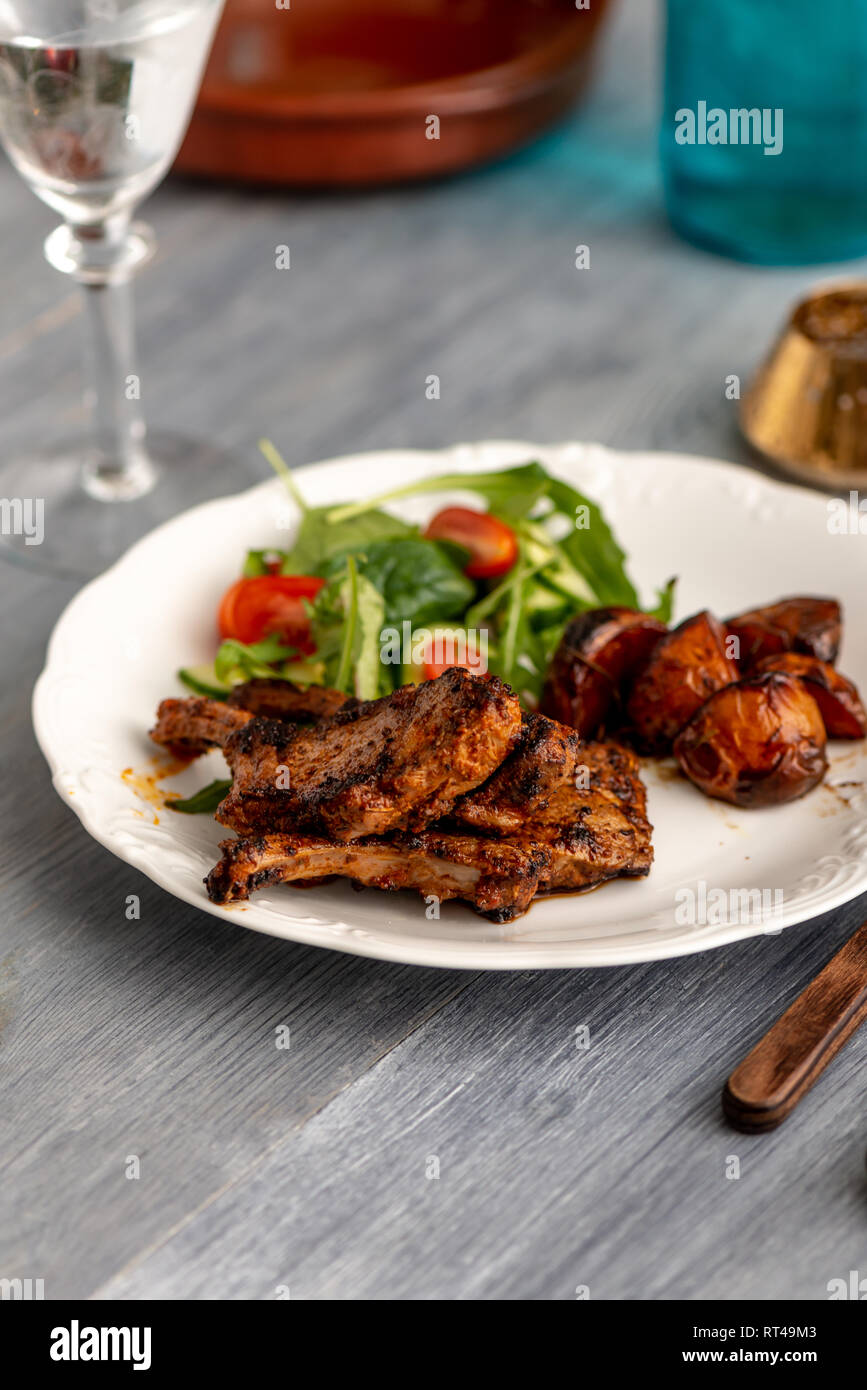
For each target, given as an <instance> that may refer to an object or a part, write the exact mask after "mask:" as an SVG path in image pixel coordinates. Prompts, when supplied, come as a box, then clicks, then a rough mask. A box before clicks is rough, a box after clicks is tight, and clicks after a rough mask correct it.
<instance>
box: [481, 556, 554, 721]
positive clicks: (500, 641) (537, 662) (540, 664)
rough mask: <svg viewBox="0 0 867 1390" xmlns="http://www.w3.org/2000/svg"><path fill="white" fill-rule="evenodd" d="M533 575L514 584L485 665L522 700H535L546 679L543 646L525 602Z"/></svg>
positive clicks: (531, 703)
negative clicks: (533, 626)
mask: <svg viewBox="0 0 867 1390" xmlns="http://www.w3.org/2000/svg"><path fill="white" fill-rule="evenodd" d="M530 583H532V578H531V577H530V576H527V575H525V576H524V577H523V578H522V579H521V580H520V581H519V582H518V583H516V584H513V585H512V587H511V590H510V593H509V596H508V602H507V604H506V607H505V610H504V612H503V616H502V621H501V623H500V626H499V629H498V633H497V640H496V642H495V643H494V645H493V648H491V647H490V646H489V651H488V669H489V670H490V671H493V673H494V675H495V676H499V677H500V679H501V680H503V681H505V682H506V684H507V685H510V686H511V687H512V689H513V690H514V691H515V692H516V694H518V695H519V696H520V697H521V699H522V700H523V701H524V702H525V704H529V705H530V706H531V707H532V706H535V705H536V704H538V701H539V697H540V695H541V693H542V682H543V681H544V679H545V661H544V657H543V648H542V644H541V643H540V641H539V639H538V637H537V635H536V633H535V632H534V631H533V628H532V626H531V624H530V619H529V614H528V612H527V607H526V603H525V597H526V589H527V585H528V584H530Z"/></svg>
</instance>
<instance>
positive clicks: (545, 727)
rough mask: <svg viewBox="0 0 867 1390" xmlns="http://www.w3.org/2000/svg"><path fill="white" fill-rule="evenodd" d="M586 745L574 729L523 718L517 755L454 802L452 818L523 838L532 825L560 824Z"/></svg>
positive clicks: (550, 721)
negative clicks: (582, 751) (583, 747)
mask: <svg viewBox="0 0 867 1390" xmlns="http://www.w3.org/2000/svg"><path fill="white" fill-rule="evenodd" d="M582 746H583V745H582V743H581V740H580V738H579V737H578V735H577V734H576V733H575V732H574V730H572V729H567V728H566V727H565V725H563V724H558V723H557V722H556V721H555V720H553V719H546V718H545V716H544V715H541V714H525V715H524V716H523V718H522V722H521V736H520V738H519V740H518V742H517V744H516V746H515V748H514V749H513V751H512V752H511V753H510V754H509V756H508V757H507V758H506V759H505V761H504V762H503V763H501V764H500V766H499V767H498V768H497V770H496V772H494V773H493V775H492V776H491V777H489V778H488V780H487V781H486V782H484V783H482V785H481V786H480V787H476V789H475V790H474V791H471V792H468V793H467V794H466V795H465V796H462V797H461V798H460V799H459V800H458V801H457V802H456V804H455V807H454V809H453V811H452V819H453V820H455V821H459V822H460V823H461V824H462V825H469V826H473V827H474V828H476V829H479V830H484V831H487V832H491V833H494V834H497V835H521V834H523V833H524V831H525V830H527V828H528V826H529V825H530V823H531V822H532V824H533V825H534V826H535V825H538V824H541V823H544V822H551V823H553V824H558V823H559V818H560V815H561V811H562V809H563V803H564V801H568V800H569V799H570V797H571V794H572V793H573V792H574V790H575V785H576V779H577V777H578V770H579V767H581V765H582V760H581V749H582Z"/></svg>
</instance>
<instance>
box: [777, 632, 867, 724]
mask: <svg viewBox="0 0 867 1390" xmlns="http://www.w3.org/2000/svg"><path fill="white" fill-rule="evenodd" d="M755 669H756V672H761V671H785V672H786V673H787V674H788V675H790V676H798V677H799V678H800V679H801V680H802V681H804V682H806V686H807V689H808V690H809V692H810V694H811V695H812V697H813V699H814V700H815V701H816V704H817V705H818V706H819V713H820V714H821V716H822V720H823V722H824V725H825V733H826V734H827V735H828V737H829V738H865V737H867V710H865V709H864V706H863V704H862V703H861V697H860V695H859V694H858V691H857V689H856V687H855V685H853V683H852V681H850V680H847V679H846V677H845V676H843V675H841V674H840V672H839V671H838V670H836V669H835V668H834V667H833V666H832V665H831V664H830V662H827V661H820V660H819V658H818V657H815V656H807V654H806V653H805V652H779V653H778V654H777V655H776V656H766V657H765V658H764V659H763V660H762V661H760V662H759V663H758V665H757V666H756V668H755Z"/></svg>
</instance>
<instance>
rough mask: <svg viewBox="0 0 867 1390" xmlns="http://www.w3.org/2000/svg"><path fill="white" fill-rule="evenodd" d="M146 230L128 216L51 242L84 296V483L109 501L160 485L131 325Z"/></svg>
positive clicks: (57, 261) (62, 230)
mask: <svg viewBox="0 0 867 1390" xmlns="http://www.w3.org/2000/svg"><path fill="white" fill-rule="evenodd" d="M144 231H145V229H142V228H141V227H140V226H139V225H137V226H136V227H131V225H130V221H129V217H128V215H126V214H122V215H120V216H118V217H115V218H111V219H109V220H108V221H106V222H102V223H97V224H94V225H88V226H77V227H70V226H66V227H59V228H58V229H57V231H56V232H54V233H52V236H51V237H49V238H48V242H47V243H46V254H47V256H48V259H49V261H50V262H51V264H52V265H54V266H55V267H56V268H57V269H59V270H62V271H64V272H65V273H66V274H69V275H72V276H73V277H74V279H75V280H77V281H78V283H79V284H80V285H81V287H82V291H83V294H84V308H85V314H86V316H87V319H88V339H89V355H90V388H89V390H88V392H87V397H86V398H87V401H88V404H89V406H90V413H91V431H92V448H91V450H90V452H89V455H88V457H87V459H86V460H85V464H84V469H83V475H82V486H83V487H84V488H85V491H87V492H88V493H89V494H90V495H91V496H92V497H96V498H99V499H100V500H101V501H105V502H120V501H128V500H131V499H133V498H136V497H141V496H143V495H144V494H145V493H146V492H149V491H150V490H151V488H152V487H153V485H154V483H155V481H156V471H155V469H154V466H153V464H152V463H151V461H150V460H149V458H148V456H147V453H146V450H145V448H144V438H145V425H144V419H143V417H142V412H141V406H140V400H141V389H140V380H139V376H138V373H137V371H136V362H135V335H134V326H133V299H132V284H131V279H132V275H133V273H134V271H135V269H136V268H137V266H138V265H140V264H141V263H142V262H143V261H144V260H145V259H147V258H148V256H149V254H150V248H151V243H150V241H149V240H148V239H147V238H146V236H145V234H144Z"/></svg>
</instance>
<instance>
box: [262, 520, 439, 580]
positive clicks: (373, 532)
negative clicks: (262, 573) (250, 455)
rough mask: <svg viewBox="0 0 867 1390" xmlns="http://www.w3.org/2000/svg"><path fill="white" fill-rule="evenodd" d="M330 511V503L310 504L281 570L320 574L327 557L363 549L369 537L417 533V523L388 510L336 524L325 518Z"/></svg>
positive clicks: (380, 539)
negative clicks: (324, 504)
mask: <svg viewBox="0 0 867 1390" xmlns="http://www.w3.org/2000/svg"><path fill="white" fill-rule="evenodd" d="M330 511H331V508H330V507H311V508H309V509H308V511H306V512H305V513H304V516H303V517H302V518H301V525H300V526H299V528H298V535H297V536H296V537H295V544H294V545H293V546H292V549H291V550H290V551H289V553H288V555H287V556H286V557H285V559H284V561H283V565H282V568H281V571H280V572H281V574H319V573H322V566H323V564H324V563H325V562H326V561H328V560H330V559H332V558H333V557H335V556H341V557H342V556H345V555H346V554H348V553H349V552H350V551H358V550H363V549H364V548H365V547H366V546H367V544H368V543H369V542H371V541H386V540H397V539H399V538H401V537H403V536H416V535H418V527H417V526H409V525H408V524H407V523H406V522H405V521H401V520H400V518H399V517H396V516H390V515H389V514H388V512H380V511H370V512H366V513H365V515H364V516H362V517H358V518H357V519H356V520H354V521H351V522H347V523H346V524H344V525H340V526H336V525H334V524H333V523H332V522H330V521H329V520H328V517H329V513H330Z"/></svg>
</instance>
